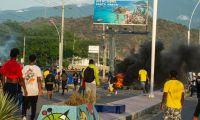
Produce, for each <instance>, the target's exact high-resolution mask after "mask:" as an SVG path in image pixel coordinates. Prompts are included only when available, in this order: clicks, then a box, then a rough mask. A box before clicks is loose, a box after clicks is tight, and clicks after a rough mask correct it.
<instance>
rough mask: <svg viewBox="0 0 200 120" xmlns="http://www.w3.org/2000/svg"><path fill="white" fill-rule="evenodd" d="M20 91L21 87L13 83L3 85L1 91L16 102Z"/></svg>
mask: <svg viewBox="0 0 200 120" xmlns="http://www.w3.org/2000/svg"><path fill="white" fill-rule="evenodd" d="M20 90H21V86H20V85H19V84H15V83H5V84H4V86H3V91H4V92H6V93H7V94H8V95H9V97H12V98H14V99H15V100H18V95H19V94H20V93H21V92H20Z"/></svg>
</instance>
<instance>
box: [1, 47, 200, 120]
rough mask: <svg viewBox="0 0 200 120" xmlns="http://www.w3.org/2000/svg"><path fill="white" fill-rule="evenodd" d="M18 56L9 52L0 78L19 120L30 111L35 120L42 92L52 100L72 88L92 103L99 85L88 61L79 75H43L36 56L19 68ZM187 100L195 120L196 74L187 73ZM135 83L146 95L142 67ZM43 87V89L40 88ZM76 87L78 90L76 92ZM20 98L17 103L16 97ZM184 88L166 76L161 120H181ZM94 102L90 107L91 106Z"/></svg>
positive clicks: (198, 77)
mask: <svg viewBox="0 0 200 120" xmlns="http://www.w3.org/2000/svg"><path fill="white" fill-rule="evenodd" d="M19 54H20V52H19V49H17V48H13V49H12V50H11V51H10V59H9V60H8V61H6V62H5V63H4V64H3V65H2V67H1V68H0V75H1V76H0V78H1V84H2V87H3V92H4V93H7V94H8V95H9V98H10V99H14V100H15V101H16V102H17V101H18V103H21V104H19V107H21V106H22V107H21V108H22V112H21V115H22V118H23V120H26V119H27V110H28V109H29V108H31V120H34V119H35V115H36V107H37V101H38V96H40V95H42V94H43V91H44V90H45V89H46V91H47V95H48V99H49V100H51V99H52V98H53V92H54V91H56V92H59V91H60V88H61V89H62V91H61V94H62V95H64V94H65V90H67V91H68V90H69V88H68V84H73V85H74V87H73V90H74V91H75V92H80V93H82V94H83V95H84V93H85V92H91V93H92V94H93V95H94V97H95V102H96V86H99V85H100V81H99V72H98V68H97V67H96V66H95V63H94V60H92V59H90V60H89V65H88V66H87V67H85V68H83V69H82V70H81V71H77V70H76V69H75V70H72V71H67V70H65V69H62V71H58V70H56V69H49V68H46V69H45V70H44V71H42V70H41V69H40V67H39V66H37V65H36V60H37V58H36V56H35V55H34V54H31V55H29V64H27V65H25V66H22V65H21V64H20V63H18V62H17V58H18V56H19ZM189 74H190V77H189V83H190V90H191V93H190V97H192V96H193V93H194V91H196V92H197V98H198V104H197V106H196V109H195V111H194V115H193V118H192V119H193V120H198V116H199V113H200V73H197V74H195V73H189ZM138 80H139V82H140V85H141V88H142V90H143V93H144V94H146V93H148V92H149V82H150V80H149V77H148V73H147V70H146V69H145V68H144V67H142V68H141V69H140V70H139V71H138ZM108 82H109V87H110V89H111V88H112V87H113V84H114V83H115V82H114V75H113V73H112V72H109V75H108ZM43 84H44V85H43ZM78 86H80V87H79V88H78ZM20 95H21V96H23V97H22V98H23V99H20V97H19V96H20ZM184 95H185V87H184V84H183V83H182V82H181V81H180V80H179V79H178V78H177V71H174V70H172V71H171V72H170V79H169V80H167V82H166V83H165V84H164V87H163V97H162V102H161V106H160V109H161V110H162V111H164V116H163V119H164V120H181V111H182V108H183V106H184V97H185V96H184ZM95 102H94V103H95Z"/></svg>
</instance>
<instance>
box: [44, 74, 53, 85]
mask: <svg viewBox="0 0 200 120" xmlns="http://www.w3.org/2000/svg"><path fill="white" fill-rule="evenodd" d="M47 82H55V77H54V75H53V74H48V75H47V77H46V78H45V83H47Z"/></svg>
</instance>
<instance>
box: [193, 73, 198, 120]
mask: <svg viewBox="0 0 200 120" xmlns="http://www.w3.org/2000/svg"><path fill="white" fill-rule="evenodd" d="M196 87H197V98H198V104H197V106H196V109H195V112H194V115H193V118H192V120H198V116H199V113H200V73H198V75H197V77H196Z"/></svg>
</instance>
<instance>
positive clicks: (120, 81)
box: [115, 73, 124, 88]
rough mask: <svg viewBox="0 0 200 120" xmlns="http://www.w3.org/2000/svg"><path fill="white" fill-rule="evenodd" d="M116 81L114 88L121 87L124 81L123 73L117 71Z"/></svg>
mask: <svg viewBox="0 0 200 120" xmlns="http://www.w3.org/2000/svg"><path fill="white" fill-rule="evenodd" d="M116 78H117V82H116V83H115V87H116V88H122V87H123V81H124V75H123V73H118V74H117V75H116Z"/></svg>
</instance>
